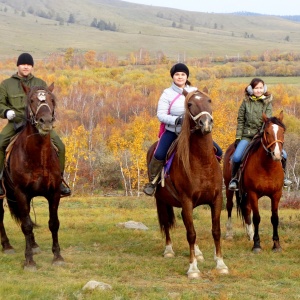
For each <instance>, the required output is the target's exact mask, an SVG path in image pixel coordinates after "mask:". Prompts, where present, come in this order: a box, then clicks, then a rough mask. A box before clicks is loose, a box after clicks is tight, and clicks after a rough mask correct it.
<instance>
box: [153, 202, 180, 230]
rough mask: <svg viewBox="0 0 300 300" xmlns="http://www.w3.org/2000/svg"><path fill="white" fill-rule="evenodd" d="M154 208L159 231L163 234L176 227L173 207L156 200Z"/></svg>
mask: <svg viewBox="0 0 300 300" xmlns="http://www.w3.org/2000/svg"><path fill="white" fill-rule="evenodd" d="M156 208H157V216H158V222H159V226H160V230H161V232H162V233H163V234H166V231H169V229H172V228H174V227H175V225H176V218H175V215H174V209H173V206H171V205H168V204H166V203H164V202H163V201H161V200H159V199H157V198H156Z"/></svg>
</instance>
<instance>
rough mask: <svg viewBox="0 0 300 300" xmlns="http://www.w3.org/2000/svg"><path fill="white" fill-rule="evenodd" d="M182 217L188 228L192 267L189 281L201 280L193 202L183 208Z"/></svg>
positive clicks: (188, 272)
mask: <svg viewBox="0 0 300 300" xmlns="http://www.w3.org/2000/svg"><path fill="white" fill-rule="evenodd" d="M183 202H184V200H183ZM181 215H182V220H183V223H184V226H185V228H186V233H187V234H186V236H187V240H188V243H189V247H190V267H189V269H188V271H187V275H188V278H189V279H194V278H199V277H200V270H199V269H198V265H197V257H196V254H195V246H196V244H195V242H196V231H195V227H194V222H193V205H192V202H189V203H187V204H185V205H183V206H182V211H181Z"/></svg>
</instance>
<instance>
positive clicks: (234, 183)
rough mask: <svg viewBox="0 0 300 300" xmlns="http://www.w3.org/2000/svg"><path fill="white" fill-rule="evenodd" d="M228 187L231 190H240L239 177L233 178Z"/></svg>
mask: <svg viewBox="0 0 300 300" xmlns="http://www.w3.org/2000/svg"><path fill="white" fill-rule="evenodd" d="M228 189H229V190H230V191H238V190H239V189H238V181H237V179H235V178H234V179H231V181H230V183H229V186H228Z"/></svg>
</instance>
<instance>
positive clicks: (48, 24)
mask: <svg viewBox="0 0 300 300" xmlns="http://www.w3.org/2000/svg"><path fill="white" fill-rule="evenodd" d="M27 2H28V1H25V2H24V1H21V0H11V1H9V4H8V3H5V4H4V3H0V29H1V31H0V32H1V33H0V37H1V41H2V44H1V48H0V57H2V58H5V57H9V56H12V55H15V56H17V55H19V53H20V52H23V51H29V52H31V53H33V54H34V56H35V57H36V58H44V57H45V56H47V55H48V54H49V53H52V52H56V53H64V52H65V50H66V49H67V48H74V49H75V50H77V51H80V52H86V51H88V50H95V51H96V52H99V53H103V52H110V53H114V54H116V55H117V56H118V57H120V58H124V57H125V56H126V55H129V54H130V53H131V52H136V51H139V49H140V48H144V49H146V50H147V51H149V53H150V55H151V56H153V57H154V56H155V55H156V52H157V51H163V52H164V53H165V55H166V56H167V57H169V58H170V59H172V60H177V59H178V56H184V57H185V58H186V59H189V58H192V57H204V56H210V57H214V56H225V55H228V56H236V55H244V53H245V52H248V53H251V54H252V55H253V54H262V53H263V52H264V51H267V50H274V49H276V50H278V51H279V52H294V51H295V50H297V49H299V44H300V23H297V22H291V21H288V20H285V19H282V18H278V17H272V16H261V17H259V16H248V17H245V16H244V17H242V16H236V15H231V14H207V13H201V12H187V11H181V10H175V9H170V8H162V7H153V6H144V5H137V4H132V3H127V2H120V1H105V0H101V1H99V0H98V1H94V2H93V1H90V0H81V1H79V0H76V1H75V0H73V1H71V2H68V1H59V0H52V1H48V2H47V6H45V4H44V1H41V0H31V1H30V3H29V2H28V3H27ZM28 6H31V7H33V8H35V9H36V10H42V11H44V12H47V11H50V10H52V11H54V12H55V13H58V14H59V15H60V16H61V17H63V18H64V19H65V20H68V17H69V15H70V14H73V15H74V16H75V19H76V24H69V25H68V24H67V22H65V25H61V26H60V25H59V23H58V21H55V20H49V19H43V18H39V17H36V16H33V15H30V14H28V13H26V14H25V16H24V17H22V16H21V13H22V11H24V12H27V9H28ZM5 8H7V11H6V12H4V9H5ZM157 14H163V15H164V18H158V17H157ZM93 18H97V19H98V20H100V19H102V20H105V21H106V22H111V23H115V24H116V25H117V27H118V32H110V31H100V30H98V29H95V28H92V27H90V24H91V22H92V21H93ZM180 20H184V21H183V23H182V24H181V25H182V29H180V28H173V27H172V22H173V21H174V22H176V24H177V25H179V24H180ZM191 24H193V26H194V30H193V31H191V30H190V26H191ZM216 27H217V28H216ZM245 34H248V35H249V36H252V38H245V37H244V36H245ZM287 36H289V42H287V41H286V40H285V38H286V37H287Z"/></svg>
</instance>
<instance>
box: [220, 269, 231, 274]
mask: <svg viewBox="0 0 300 300" xmlns="http://www.w3.org/2000/svg"><path fill="white" fill-rule="evenodd" d="M218 272H219V274H229V270H228V268H222V269H218Z"/></svg>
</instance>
